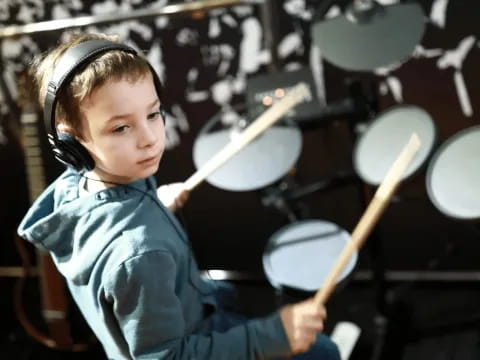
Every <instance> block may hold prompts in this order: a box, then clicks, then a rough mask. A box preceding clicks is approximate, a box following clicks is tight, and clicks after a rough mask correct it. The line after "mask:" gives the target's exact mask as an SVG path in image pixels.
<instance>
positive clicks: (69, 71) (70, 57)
mask: <svg viewBox="0 0 480 360" xmlns="http://www.w3.org/2000/svg"><path fill="white" fill-rule="evenodd" d="M111 50H122V51H126V52H129V53H132V54H135V55H136V54H137V52H136V51H135V49H133V48H131V47H130V46H127V45H124V44H120V43H116V42H114V41H109V40H88V41H85V42H82V43H80V44H78V45H75V46H74V47H72V48H70V49H68V50H67V51H66V52H65V54H63V55H62V57H61V59H60V60H59V61H58V64H57V65H56V66H55V69H54V71H53V74H52V77H51V79H50V82H49V83H48V87H47V93H46V96H45V103H44V107H43V119H44V122H45V128H46V129H47V134H48V137H49V140H50V141H56V140H58V136H57V131H56V130H55V109H56V106H57V100H58V99H57V94H58V93H59V92H60V91H61V90H62V88H63V87H64V86H65V85H66V84H68V83H69V81H70V80H71V77H73V75H75V73H77V72H78V69H79V68H80V67H81V66H83V65H86V64H88V63H90V62H91V60H92V58H93V57H95V56H98V55H100V54H102V53H104V52H107V51H111Z"/></svg>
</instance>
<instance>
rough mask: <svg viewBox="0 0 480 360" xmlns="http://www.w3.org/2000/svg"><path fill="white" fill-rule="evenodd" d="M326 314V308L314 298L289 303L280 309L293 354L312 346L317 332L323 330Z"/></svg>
mask: <svg viewBox="0 0 480 360" xmlns="http://www.w3.org/2000/svg"><path fill="white" fill-rule="evenodd" d="M326 316H327V314H326V311H325V308H324V307H323V306H322V307H320V308H319V307H318V306H316V305H315V304H314V302H313V299H308V300H305V301H302V302H299V303H296V304H293V305H287V306H285V307H283V308H282V309H281V310H280V317H281V319H282V323H283V327H284V328H285V332H286V333H287V337H288V341H289V342H290V348H291V350H292V355H294V354H299V353H302V352H305V351H307V350H308V349H309V348H310V346H312V344H313V343H314V342H315V341H316V339H317V333H318V332H320V331H322V330H323V321H324V320H325V318H326Z"/></svg>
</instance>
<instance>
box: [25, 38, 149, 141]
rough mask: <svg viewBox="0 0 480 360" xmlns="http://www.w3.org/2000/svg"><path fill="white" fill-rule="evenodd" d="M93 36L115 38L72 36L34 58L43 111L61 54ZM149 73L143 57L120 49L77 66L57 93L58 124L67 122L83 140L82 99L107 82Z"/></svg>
mask: <svg viewBox="0 0 480 360" xmlns="http://www.w3.org/2000/svg"><path fill="white" fill-rule="evenodd" d="M96 39H103V40H110V41H117V39H116V37H113V36H107V35H104V34H81V35H74V36H73V37H72V38H71V39H70V40H68V41H67V42H64V43H62V44H60V45H59V46H57V47H56V48H54V49H53V50H51V51H50V52H48V53H47V54H45V55H43V56H41V57H39V58H37V59H35V60H34V63H33V67H32V70H31V71H32V72H33V78H34V79H35V84H36V89H37V98H38V102H39V104H40V107H41V108H42V110H43V105H44V102H45V96H46V93H47V87H48V83H49V81H50V79H51V77H52V74H53V71H54V68H55V66H56V64H57V63H58V61H59V60H60V58H61V57H62V55H63V54H64V53H65V52H66V51H67V50H68V49H70V48H71V47H73V46H75V45H78V44H80V43H82V42H84V41H88V40H96ZM149 72H150V66H149V64H148V62H147V60H146V59H145V58H143V57H142V56H137V55H134V54H131V53H127V52H125V51H121V50H112V51H108V52H106V53H102V54H101V55H99V56H98V57H96V58H94V59H93V60H92V61H91V62H89V63H88V64H87V65H86V66H85V67H83V68H82V69H80V70H79V71H78V72H77V73H76V74H75V75H74V76H73V78H72V79H71V80H70V83H69V84H67V86H64V87H63V89H62V90H61V91H60V92H59V93H58V94H57V98H58V102H57V106H56V109H55V119H56V123H57V125H58V123H62V124H63V125H66V127H67V128H68V129H69V134H70V135H72V136H74V137H77V138H79V139H83V136H82V122H81V119H82V114H81V110H80V103H81V102H82V100H84V99H85V98H86V97H88V96H89V95H90V94H91V93H92V92H93V91H94V90H95V89H96V88H98V87H100V86H102V85H104V84H105V83H106V82H107V81H111V80H120V79H126V80H128V81H132V82H133V81H136V80H138V79H139V78H142V77H143V76H145V75H146V74H148V73H149Z"/></svg>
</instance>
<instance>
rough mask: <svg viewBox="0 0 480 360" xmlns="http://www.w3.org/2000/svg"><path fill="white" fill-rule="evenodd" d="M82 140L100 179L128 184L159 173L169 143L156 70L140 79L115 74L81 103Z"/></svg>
mask: <svg viewBox="0 0 480 360" xmlns="http://www.w3.org/2000/svg"><path fill="white" fill-rule="evenodd" d="M80 108H81V111H82V114H83V116H82V125H83V128H82V129H83V135H84V136H83V137H84V139H85V140H80V142H81V143H82V144H83V145H84V146H85V147H86V148H87V149H88V151H89V152H90V154H91V155H92V156H93V159H94V160H95V165H96V166H95V169H94V170H93V171H94V172H95V173H96V174H97V175H98V176H99V178H100V179H102V180H105V181H111V182H115V183H121V184H126V183H129V182H132V181H135V180H138V179H141V178H145V177H148V176H150V175H153V174H154V173H155V172H156V171H157V170H158V165H159V163H160V159H161V157H162V154H163V151H164V148H165V128H164V123H163V119H162V117H161V115H160V112H159V108H160V100H159V99H158V95H157V92H156V89H155V86H154V83H153V78H152V75H151V74H147V75H145V76H143V77H141V78H139V79H138V80H137V81H136V82H129V81H128V80H126V79H122V80H112V81H109V82H107V83H106V84H104V85H102V86H100V87H99V88H97V89H95V90H94V91H93V92H92V94H91V95H90V96H89V97H87V98H86V99H85V100H83V101H82V102H81V104H80Z"/></svg>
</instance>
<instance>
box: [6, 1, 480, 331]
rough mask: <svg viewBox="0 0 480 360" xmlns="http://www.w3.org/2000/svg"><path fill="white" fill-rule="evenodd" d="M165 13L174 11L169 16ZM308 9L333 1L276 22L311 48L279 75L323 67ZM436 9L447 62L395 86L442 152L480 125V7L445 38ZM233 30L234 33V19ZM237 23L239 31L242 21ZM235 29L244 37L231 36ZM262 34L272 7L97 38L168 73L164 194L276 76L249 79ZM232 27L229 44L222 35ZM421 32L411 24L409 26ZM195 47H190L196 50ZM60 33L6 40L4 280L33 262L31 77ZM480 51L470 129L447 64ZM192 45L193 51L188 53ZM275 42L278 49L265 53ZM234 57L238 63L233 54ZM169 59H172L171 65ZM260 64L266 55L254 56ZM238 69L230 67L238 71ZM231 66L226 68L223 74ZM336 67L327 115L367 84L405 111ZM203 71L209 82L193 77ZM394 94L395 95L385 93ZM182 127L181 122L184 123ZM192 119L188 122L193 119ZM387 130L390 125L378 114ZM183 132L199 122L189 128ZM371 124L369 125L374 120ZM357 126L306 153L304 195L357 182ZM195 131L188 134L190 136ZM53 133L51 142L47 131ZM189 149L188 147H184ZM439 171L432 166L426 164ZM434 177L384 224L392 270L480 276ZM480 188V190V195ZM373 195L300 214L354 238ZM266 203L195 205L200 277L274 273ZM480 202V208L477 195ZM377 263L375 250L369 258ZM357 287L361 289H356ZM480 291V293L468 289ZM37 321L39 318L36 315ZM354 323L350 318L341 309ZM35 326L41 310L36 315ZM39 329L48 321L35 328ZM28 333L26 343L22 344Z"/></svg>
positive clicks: (428, 63)
mask: <svg viewBox="0 0 480 360" xmlns="http://www.w3.org/2000/svg"><path fill="white" fill-rule="evenodd" d="M150 3H151V2H150V1H143V2H140V1H125V2H120V1H106V2H94V1H83V2H80V1H78V2H71V1H70V0H68V1H67V0H65V1H46V2H30V1H21V2H15V3H8V4H7V3H5V4H4V6H3V8H2V9H1V10H0V11H1V12H2V15H1V16H2V24H3V25H4V26H7V25H13V24H17V25H18V24H24V23H28V22H37V21H43V20H50V19H55V18H60V17H66V16H67V14H68V15H69V16H71V17H75V16H81V15H87V14H98V13H101V12H102V11H107V10H108V9H115V8H116V9H121V8H122V7H123V9H127V10H128V9H137V8H142V7H145V6H147V5H148V4H150ZM157 3H158V4H165V3H167V2H165V1H164V2H157ZM295 3H296V4H297V5H298V4H300V5H299V6H300V8H302V9H303V10H304V11H305V12H306V13H309V14H310V15H311V14H312V13H313V11H314V9H315V8H316V7H317V6H318V5H319V4H320V3H321V1H297V2H295V1H280V0H279V1H278V2H277V3H276V5H277V6H276V11H277V12H276V18H277V19H278V32H279V37H280V40H284V39H286V38H287V36H297V37H298V38H299V39H300V40H301V44H302V46H299V47H296V49H295V50H294V51H290V52H289V53H288V54H287V55H285V56H283V57H281V58H280V59H279V69H278V71H280V72H282V71H286V69H290V68H292V67H298V66H301V67H309V66H311V65H312V64H311V63H310V49H311V39H310V33H309V32H310V30H309V29H310V26H311V22H310V19H309V18H308V16H307V17H303V16H301V14H302V12H297V13H295V12H294V11H292V10H290V9H291V7H289V6H291V5H292V4H295ZM434 3H436V2H433V1H427V0H424V1H421V2H420V4H421V5H422V7H423V10H424V12H425V15H426V17H427V26H426V31H425V34H424V36H423V39H422V43H421V45H422V47H423V48H424V49H438V51H439V52H438V55H436V56H432V57H425V56H418V57H411V58H410V59H409V60H408V61H406V62H405V63H403V64H402V65H401V66H400V67H398V68H397V69H395V70H393V71H392V72H391V73H390V75H391V76H393V77H395V78H396V79H397V80H398V81H399V82H400V83H401V84H402V94H403V103H404V104H414V105H418V106H420V107H422V108H424V109H425V110H426V111H427V112H428V113H429V114H430V115H431V117H432V119H433V120H434V122H435V124H436V126H437V131H438V144H441V143H442V142H443V141H444V140H446V139H448V138H449V137H450V136H452V135H453V134H455V133H456V132H458V131H460V130H462V129H464V128H467V127H470V126H473V125H478V123H479V122H478V117H477V112H478V111H479V107H480V97H479V95H478V94H479V90H480V89H479V87H480V85H479V82H478V80H477V79H478V77H479V70H478V69H479V68H478V63H479V59H480V51H479V45H478V33H479V32H480V27H479V25H478V14H479V13H480V5H479V4H480V3H479V2H478V1H475V0H455V1H453V0H451V1H447V4H448V6H447V12H446V18H445V19H446V21H445V24H444V26H439V25H437V24H434V22H433V21H432V18H431V17H430V14H431V12H432V6H433V4H434ZM226 18H227V19H228V21H226V20H225V19H226ZM232 19H233V20H232ZM232 21H233V23H234V24H235V25H231V24H232ZM252 22H253V23H255V24H258V25H259V26H260V27H261V29H262V33H263V36H264V34H265V32H267V31H269V30H268V29H267V28H265V26H266V25H265V24H264V23H263V19H262V16H261V13H260V11H259V9H258V7H256V6H253V5H248V6H247V5H244V6H239V7H234V8H228V9H219V10H215V11H212V12H209V13H206V14H204V15H203V16H200V17H198V16H197V17H188V16H187V17H180V18H171V19H166V20H162V21H161V20H158V19H157V20H152V21H132V22H125V23H122V24H114V25H109V26H98V27H89V28H88V30H89V31H102V32H106V33H118V34H120V35H121V38H122V40H126V41H129V42H130V43H131V44H133V45H135V46H136V47H138V48H140V49H143V50H144V51H145V52H146V54H148V55H149V56H151V57H149V58H150V60H151V61H152V60H158V61H155V62H153V61H152V63H153V64H154V66H155V67H156V68H157V69H161V71H160V75H161V76H162V79H163V81H164V84H165V89H166V91H165V97H164V99H163V102H164V103H165V104H166V106H167V108H168V110H169V114H170V118H171V120H170V121H171V123H170V125H171V127H170V131H171V132H170V133H169V138H170V149H169V150H168V151H167V152H166V154H165V156H164V159H163V161H162V164H161V166H160V170H159V173H158V175H157V179H158V181H159V183H160V184H163V183H169V182H175V181H183V180H185V179H187V178H188V177H189V176H190V175H191V174H193V172H194V171H195V167H194V165H193V160H192V145H193V143H194V141H195V139H196V137H197V136H198V133H199V131H200V130H201V129H202V126H204V124H205V123H206V122H207V121H208V120H209V119H211V118H212V117H213V116H214V114H216V113H217V111H219V109H221V108H225V107H226V106H228V105H236V104H242V103H244V102H245V86H244V85H243V86H242V85H241V86H239V87H234V85H233V84H234V83H235V84H238V83H240V84H242V82H243V84H245V81H247V79H248V78H250V77H252V76H255V75H257V74H263V73H267V72H269V71H271V66H270V62H269V61H268V60H267V61H261V60H259V64H258V66H253V67H252V68H250V69H245V68H242V65H241V57H242V55H245V54H242V51H244V52H248V51H253V50H252V47H249V46H246V47H245V46H244V47H242V42H243V41H244V40H245V39H247V38H248V36H249V35H251V33H249V32H248V31H249V30H247V29H251V28H249V27H248V26H247V25H248V24H251V23H252ZM214 25H218V29H220V30H219V33H218V35H216V36H213V35H212V33H211V31H212V27H213V26H214ZM405 26H408V24H405ZM186 35H187V36H186ZM60 36H61V33H59V32H52V33H44V34H37V35H32V36H28V37H27V36H25V37H21V38H19V39H8V40H4V41H3V44H2V54H1V55H2V69H1V70H2V72H1V74H0V75H2V76H3V79H4V83H6V87H7V88H3V89H2V94H3V96H2V102H1V114H2V118H1V123H0V130H1V134H3V137H0V173H1V176H0V189H1V190H0V192H1V196H0V199H1V200H0V223H1V225H2V226H1V232H0V239H1V241H2V242H1V248H0V266H19V265H20V259H19V256H18V254H17V252H16V250H15V247H14V237H15V229H16V226H17V225H18V223H19V221H20V220H21V218H22V216H23V214H24V213H25V211H26V210H27V208H28V204H29V200H28V190H27V189H28V185H27V179H26V173H25V166H24V162H23V154H22V150H21V146H20V142H19V137H18V133H19V130H18V129H19V109H18V102H17V98H18V96H17V91H18V89H17V88H16V85H17V83H18V82H17V80H16V79H17V76H18V74H20V73H21V72H22V71H23V70H24V69H25V67H26V66H28V63H29V61H30V60H31V58H32V57H33V56H34V55H35V54H38V53H40V52H42V51H45V50H47V49H48V48H49V47H51V46H53V45H54V44H56V43H57V42H58V40H59V38H60ZM469 36H473V37H475V44H474V46H473V47H472V49H471V50H470V51H469V53H468V54H467V56H466V58H465V60H464V62H463V66H462V68H461V69H460V70H461V73H462V74H463V76H464V79H465V83H466V87H467V91H468V95H469V98H470V101H471V104H472V108H473V114H472V115H471V116H467V115H465V114H464V113H463V111H462V108H461V106H460V102H459V99H458V97H457V92H456V89H455V85H454V71H455V69H453V68H452V67H448V68H446V69H440V68H439V67H438V65H437V61H438V60H439V58H440V57H441V56H443V55H445V53H446V52H448V51H449V50H453V49H456V48H457V47H458V46H459V44H460V42H461V41H462V40H464V39H465V38H467V37H469ZM185 38H188V41H183V40H182V39H185ZM263 40H265V39H263ZM267 45H268V44H266V43H265V41H263V42H262V44H261V46H262V48H261V50H262V51H267V50H268V47H267ZM227 50H228V51H227ZM158 54H160V56H159V55H158ZM249 56H254V57H255V56H257V57H258V58H260V56H259V54H258V53H256V52H255V51H253V53H252V54H250V53H249ZM225 63H227V64H228V66H227V67H226V70H225V68H224V67H222V66H225ZM222 64H223V65H222ZM322 66H323V78H322V79H321V81H322V82H323V86H324V88H325V92H326V94H325V98H322V99H321V102H326V103H327V104H329V103H334V102H335V101H337V100H341V99H343V98H345V97H346V96H347V95H348V91H349V88H348V86H347V84H348V83H351V82H352V81H358V82H359V83H360V84H361V85H362V86H363V88H364V89H365V92H370V93H371V92H372V89H373V92H376V93H378V112H379V113H381V112H382V111H385V110H387V109H389V108H390V107H392V106H394V105H398V104H399V100H398V99H395V97H394V96H393V94H392V93H391V91H389V90H388V88H386V85H385V81H386V78H385V76H381V75H376V74H375V73H374V72H373V71H372V72H365V73H356V72H349V71H346V70H342V69H339V68H337V67H335V66H334V65H332V64H329V63H328V62H326V61H323V62H322ZM192 69H198V74H197V77H196V79H195V80H192V79H191V78H189V77H188V76H187V74H189V71H191V70H192ZM219 83H222V84H225V83H226V84H227V85H228V88H229V91H230V92H231V97H230V98H229V99H228V100H227V101H225V102H223V103H219V102H218V101H215V99H213V97H212V94H213V88H214V87H215V86H216V85H218V84H219ZM385 89H387V90H386V91H384V90H385ZM195 92H198V93H202V94H205V97H204V98H203V99H202V100H197V101H193V100H191V99H192V97H191V96H190V95H192V93H195ZM179 114H180V115H179ZM182 114H183V115H182ZM372 116H373V118H375V116H376V114H372ZM182 119H183V120H184V121H186V122H187V124H188V126H185V123H182ZM365 120H367V119H365ZM351 121H352V119H351V118H348V117H345V118H339V119H337V120H336V121H335V122H328V123H327V122H325V123H324V124H323V123H322V124H321V126H316V127H314V128H312V129H309V130H305V131H304V132H303V149H302V153H301V154H300V157H299V160H298V162H297V164H296V166H295V181H296V182H297V183H299V184H308V183H310V182H313V181H318V180H320V179H322V178H323V177H325V176H330V175H332V174H335V172H336V171H338V170H345V169H351V162H352V160H351V159H352V153H353V151H354V139H353V138H352V136H351V133H350V129H351V126H350V125H351ZM182 124H183V125H182ZM39 131H40V132H42V131H43V129H42V128H41V127H39ZM175 135H176V136H178V142H176V143H174V142H173V139H174V137H175ZM42 148H43V150H45V151H44V162H45V175H46V181H47V183H48V182H50V181H52V180H53V179H55V177H56V176H58V174H59V173H60V172H61V171H62V168H61V167H60V165H57V164H56V163H55V162H54V161H53V160H52V157H51V154H50V152H49V151H48V149H47V146H46V144H45V142H43V146H42ZM425 165H427V164H425ZM424 183H425V172H424V169H422V171H420V172H419V173H417V174H416V175H415V176H414V177H413V178H411V179H409V180H408V181H407V182H406V183H404V184H403V185H402V188H401V191H400V193H399V196H398V198H397V201H395V202H394V203H393V204H392V205H391V206H390V207H389V209H388V211H387V212H386V213H385V215H384V216H383V217H382V219H381V222H380V224H379V226H378V234H379V235H380V238H381V240H382V244H383V246H384V251H383V255H384V257H385V259H384V261H385V266H386V268H387V269H389V270H408V271H422V270H426V269H429V266H430V265H431V263H432V261H435V260H436V259H437V258H439V257H441V256H442V254H443V253H444V252H445V249H446V248H447V247H448V248H449V249H453V250H452V251H451V252H450V253H449V255H448V256H447V257H446V258H444V259H443V260H442V262H441V263H440V265H439V266H437V268H436V269H435V271H438V272H440V271H452V272H460V271H462V272H464V271H465V272H470V273H472V274H474V273H476V272H477V271H478V269H479V268H480V265H479V261H478V253H479V250H480V246H479V233H478V230H475V228H474V227H473V226H472V224H471V223H465V222H459V221H456V220H454V219H449V218H447V217H445V216H444V215H442V214H441V213H439V211H438V210H436V209H435V208H434V206H433V205H432V204H431V202H430V200H429V199H428V197H427V195H426V192H425V185H424ZM479 185H480V184H479ZM362 191H363V186H362V185H355V184H354V185H348V186H344V187H339V188H336V189H333V190H330V191H328V192H316V193H312V194H310V195H308V196H306V197H304V198H302V199H301V203H300V204H297V205H299V206H300V207H301V208H302V209H303V213H304V216H305V217H309V218H314V219H325V220H330V221H332V222H335V223H337V224H339V225H340V226H341V227H343V228H344V229H346V230H347V231H351V230H352V229H353V228H354V226H355V224H356V222H357V221H358V219H359V217H360V215H361V213H362V208H363V207H362V203H361V196H360V194H362ZM263 195H264V193H263V191H262V190H258V191H248V192H238V193H236V192H230V191H225V190H222V189H218V188H215V187H213V186H211V185H210V184H208V183H204V184H202V185H201V186H200V187H199V188H198V189H196V190H195V191H194V192H193V193H192V194H191V197H190V200H189V202H188V204H187V205H186V207H185V208H184V210H183V211H182V213H181V219H182V220H183V221H184V224H185V226H186V229H187V231H188V233H189V236H190V239H191V242H192V245H193V249H194V251H195V254H196V256H197V259H198V262H199V264H200V267H201V268H203V269H228V270H242V271H247V272H252V273H255V274H261V273H262V265H261V263H262V260H261V258H262V253H263V250H264V246H265V244H266V242H267V241H268V239H269V238H270V236H271V235H272V234H273V233H274V232H275V231H276V230H278V229H279V228H281V227H282V226H284V225H286V224H287V223H288V221H287V219H286V217H285V216H284V215H282V214H281V213H280V212H279V211H277V210H275V209H274V208H271V207H265V206H264V205H263V204H262V196H263ZM472 196H478V194H472ZM367 249H368V245H367ZM367 249H365V251H362V252H361V253H360V260H359V264H358V266H357V270H367V271H368V270H371V268H372V259H371V256H370V255H369V254H370V252H369V251H368V250H367ZM14 282H15V279H13V278H1V279H0V287H1V294H2V296H1V299H2V300H1V301H2V305H3V306H1V307H0V311H1V312H2V317H3V318H4V319H5V323H6V324H8V325H7V326H6V327H5V330H4V331H3V333H2V334H3V335H4V336H5V339H7V338H9V337H12V336H13V337H15V336H17V335H16V334H17V332H18V331H20V330H18V328H19V326H18V324H17V323H16V320H15V317H14V313H13V310H12V301H11V298H10V294H11V292H12V287H13V284H14ZM30 286H31V289H30V291H31V292H32V298H34V299H35V298H36V297H38V294H36V291H35V280H31V284H30ZM352 286H354V285H352ZM468 286H473V287H476V285H475V284H473V285H470V284H469V285H468ZM32 306H33V307H34V305H32ZM340 310H341V309H340ZM31 312H32V313H33V314H35V309H33V310H32V311H31ZM33 316H35V315H33ZM12 329H14V330H12Z"/></svg>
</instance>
